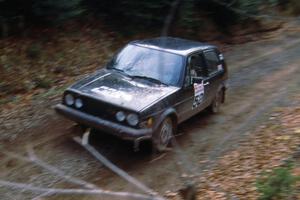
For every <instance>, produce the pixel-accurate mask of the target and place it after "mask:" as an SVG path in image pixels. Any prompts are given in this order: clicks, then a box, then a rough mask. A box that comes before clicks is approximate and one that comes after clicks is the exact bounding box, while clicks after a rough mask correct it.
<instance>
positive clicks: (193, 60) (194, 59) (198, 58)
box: [185, 53, 206, 86]
mask: <svg viewBox="0 0 300 200" xmlns="http://www.w3.org/2000/svg"><path fill="white" fill-rule="evenodd" d="M187 62H188V63H187V73H186V77H185V86H189V85H192V84H193V82H192V80H193V78H196V77H205V76H206V72H205V61H204V57H203V55H202V54H201V53H197V54H193V55H190V56H189V57H188V61H187Z"/></svg>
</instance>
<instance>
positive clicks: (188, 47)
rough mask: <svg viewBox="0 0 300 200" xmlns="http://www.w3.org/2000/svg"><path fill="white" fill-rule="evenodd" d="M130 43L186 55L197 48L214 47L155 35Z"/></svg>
mask: <svg viewBox="0 0 300 200" xmlns="http://www.w3.org/2000/svg"><path fill="white" fill-rule="evenodd" d="M130 44H134V45H137V46H141V47H145V48H152V49H157V50H162V51H166V52H170V53H175V54H179V55H183V56H186V55H188V54H190V53H192V52H195V51H198V50H205V49H212V48H216V47H215V46H213V45H210V44H206V43H201V42H197V41H192V40H187V39H182V38H175V37H157V38H151V39H144V40H135V41H132V42H130Z"/></svg>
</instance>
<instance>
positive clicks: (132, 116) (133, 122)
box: [126, 113, 139, 126]
mask: <svg viewBox="0 0 300 200" xmlns="http://www.w3.org/2000/svg"><path fill="white" fill-rule="evenodd" d="M126 119H127V122H128V124H129V125H131V126H136V125H137V124H138V123H139V118H138V116H137V115H136V114H132V113H131V114H129V115H128V116H127V118H126Z"/></svg>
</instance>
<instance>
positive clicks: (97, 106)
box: [80, 96, 118, 121]
mask: <svg viewBox="0 0 300 200" xmlns="http://www.w3.org/2000/svg"><path fill="white" fill-rule="evenodd" d="M80 98H81V99H82V101H83V106H82V108H81V109H80V110H81V111H83V112H85V113H87V114H90V115H94V116H97V117H100V118H102V119H106V120H110V121H116V120H115V113H116V112H117V109H118V108H116V107H115V106H113V105H110V104H108V103H105V102H101V101H99V100H96V99H92V98H88V97H83V96H82V97H80Z"/></svg>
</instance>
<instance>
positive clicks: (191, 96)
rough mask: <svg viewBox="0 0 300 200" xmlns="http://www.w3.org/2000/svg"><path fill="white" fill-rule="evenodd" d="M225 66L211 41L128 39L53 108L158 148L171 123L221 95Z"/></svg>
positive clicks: (216, 104)
mask: <svg viewBox="0 0 300 200" xmlns="http://www.w3.org/2000/svg"><path fill="white" fill-rule="evenodd" d="M226 80H227V68H226V64H225V62H224V58H223V55H222V54H221V53H220V52H219V50H218V49H217V48H216V47H215V46H212V45H208V44H203V43H199V42H195V41H190V40H185V39H179V38H172V37H160V38H154V39H146V40H139V41H133V42H130V43H129V44H128V45H126V46H125V47H124V48H123V49H121V50H120V51H119V52H118V53H117V54H116V55H115V56H114V57H113V58H112V59H111V61H110V62H108V64H107V65H106V67H105V68H103V69H100V70H99V71H96V73H94V74H92V75H90V76H88V77H86V78H84V79H83V80H80V81H78V82H77V83H75V84H74V85H72V86H71V87H69V88H68V89H67V90H66V91H65V92H64V95H63V101H62V103H61V104H58V105H57V106H56V107H55V108H56V111H57V112H58V113H60V114H62V115H64V116H65V117H67V118H69V119H71V120H73V121H75V122H78V123H79V124H81V125H85V126H87V127H92V128H96V129H99V130H103V131H104V132H107V133H110V134H113V135H116V136H118V137H120V138H122V139H126V140H133V141H135V143H136V144H138V143H139V141H141V140H145V139H152V143H153V144H154V147H155V148H156V149H157V150H159V151H162V150H164V149H165V148H166V147H167V145H168V144H169V142H170V139H171V138H172V135H173V134H174V133H175V132H176V127H177V124H179V123H181V122H183V121H184V120H186V119H188V118H190V117H191V116H193V115H195V114H197V113H198V112H200V111H202V110H203V109H205V108H207V107H209V108H210V109H211V111H212V112H214V113H216V112H218V111H219V108H220V105H221V104H222V103H223V102H224V100H225V92H226Z"/></svg>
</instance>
